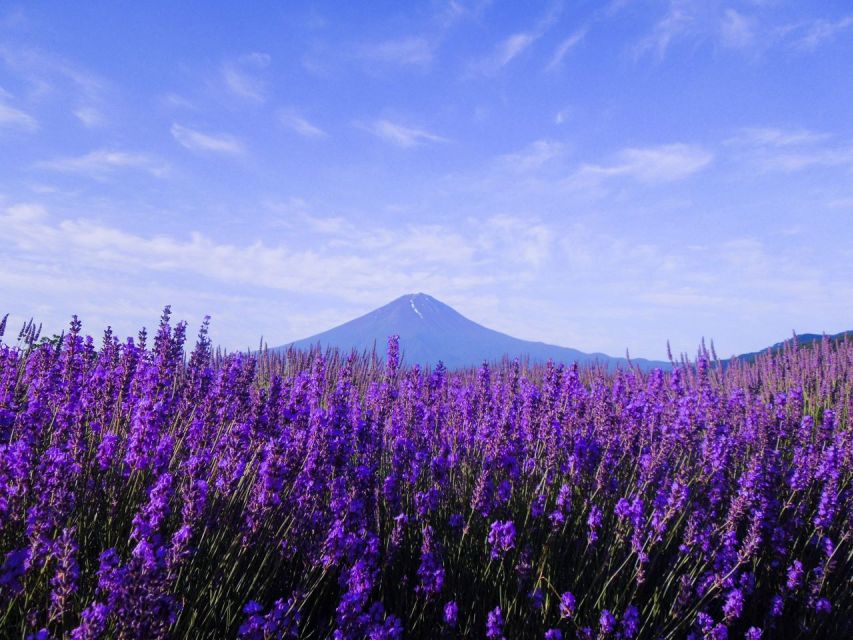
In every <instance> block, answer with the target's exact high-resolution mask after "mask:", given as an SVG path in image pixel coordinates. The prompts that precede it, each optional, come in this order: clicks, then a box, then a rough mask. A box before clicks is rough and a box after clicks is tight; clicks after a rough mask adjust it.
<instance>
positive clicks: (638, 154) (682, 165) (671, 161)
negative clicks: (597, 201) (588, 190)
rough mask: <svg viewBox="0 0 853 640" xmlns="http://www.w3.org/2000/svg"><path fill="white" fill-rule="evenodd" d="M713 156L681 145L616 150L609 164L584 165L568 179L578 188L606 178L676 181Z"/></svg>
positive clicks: (696, 169) (650, 182)
mask: <svg viewBox="0 0 853 640" xmlns="http://www.w3.org/2000/svg"><path fill="white" fill-rule="evenodd" d="M713 159H714V155H713V153H711V152H710V151H708V150H706V149H704V148H702V147H698V146H695V145H688V144H683V143H675V144H666V145H660V146H656V147H644V148H629V149H624V150H622V151H620V152H619V153H618V154H617V155H616V157H615V158H614V160H613V162H611V163H609V164H584V165H583V166H581V168H580V169H578V170H577V172H576V173H575V174H574V175H573V176H572V177H571V178H570V182H571V183H573V184H576V185H579V186H592V185H596V184H598V183H600V182H602V181H604V180H607V179H610V178H631V179H633V180H636V181H637V182H641V183H645V184H664V183H668V182H676V181H678V180H683V179H685V178H688V177H690V176H692V175H693V174H695V173H698V172H699V171H702V170H703V169H705V168H707V167H708V166H709V165H710V164H711V162H712V161H713Z"/></svg>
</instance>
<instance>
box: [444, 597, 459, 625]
mask: <svg viewBox="0 0 853 640" xmlns="http://www.w3.org/2000/svg"><path fill="white" fill-rule="evenodd" d="M458 620H459V607H458V606H457V604H456V602H455V601H454V600H451V601H450V602H448V603H447V604H445V605H444V624H446V625H447V626H448V627H450V628H456V624H457V622H458Z"/></svg>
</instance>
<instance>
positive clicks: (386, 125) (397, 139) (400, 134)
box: [362, 120, 448, 148]
mask: <svg viewBox="0 0 853 640" xmlns="http://www.w3.org/2000/svg"><path fill="white" fill-rule="evenodd" d="M362 128H364V129H365V130H367V131H369V132H370V133H372V134H373V135H375V136H376V137H378V138H381V139H382V140H384V141H385V142H390V143H391V144H394V145H396V146H398V147H403V148H410V147H416V146H419V145H421V144H423V143H427V142H448V139H447V138H444V137H442V136H439V135H436V134H434V133H430V132H429V131H426V130H424V129H418V128H415V127H409V126H406V125H403V124H400V123H397V122H392V121H391V120H376V121H374V122H371V123H369V124H366V125H362Z"/></svg>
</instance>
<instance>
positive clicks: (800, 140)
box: [726, 127, 830, 147]
mask: <svg viewBox="0 0 853 640" xmlns="http://www.w3.org/2000/svg"><path fill="white" fill-rule="evenodd" d="M829 137H830V136H829V134H826V133H819V132H816V131H809V130H808V129H778V128H774V127H747V128H745V129H742V130H741V131H740V133H739V134H738V135H737V136H735V137H734V138H730V139H729V140H727V141H726V142H727V143H728V144H746V145H766V146H773V147H788V146H795V145H801V144H813V143H818V142H823V141H825V140H827V139H829Z"/></svg>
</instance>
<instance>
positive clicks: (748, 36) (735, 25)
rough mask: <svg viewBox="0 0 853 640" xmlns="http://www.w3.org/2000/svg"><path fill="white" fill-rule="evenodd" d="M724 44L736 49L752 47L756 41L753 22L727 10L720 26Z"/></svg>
mask: <svg viewBox="0 0 853 640" xmlns="http://www.w3.org/2000/svg"><path fill="white" fill-rule="evenodd" d="M720 35H721V37H722V41H723V44H724V45H725V46H727V47H731V48H734V49H741V48H743V47H748V46H750V45H751V44H752V43H753V41H754V39H755V33H754V25H753V23H752V20H750V19H749V18H747V17H746V16H744V15H743V14H741V13H739V12H737V11H736V10H734V9H726V11H725V13H724V14H723V19H722V23H721V25H720Z"/></svg>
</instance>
